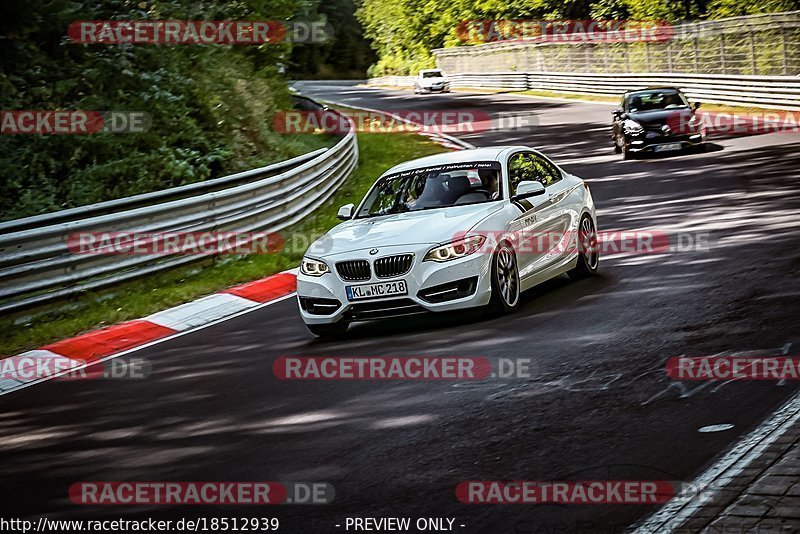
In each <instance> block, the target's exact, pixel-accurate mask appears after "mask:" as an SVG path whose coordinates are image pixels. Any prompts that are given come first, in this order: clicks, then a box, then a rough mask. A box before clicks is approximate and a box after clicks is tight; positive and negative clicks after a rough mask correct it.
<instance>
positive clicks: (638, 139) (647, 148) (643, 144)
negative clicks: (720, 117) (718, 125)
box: [625, 130, 706, 152]
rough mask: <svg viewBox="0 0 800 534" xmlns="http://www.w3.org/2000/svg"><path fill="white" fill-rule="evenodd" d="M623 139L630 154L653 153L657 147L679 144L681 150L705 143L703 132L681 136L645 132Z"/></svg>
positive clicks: (704, 133)
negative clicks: (625, 140)
mask: <svg viewBox="0 0 800 534" xmlns="http://www.w3.org/2000/svg"><path fill="white" fill-rule="evenodd" d="M625 137H626V138H627V142H628V150H630V151H631V152H655V150H656V147H657V146H658V145H667V144H672V143H680V144H681V149H685V148H689V147H692V146H699V145H702V144H703V143H705V142H706V132H705V130H702V131H700V132H697V133H690V134H683V135H663V134H660V133H656V132H650V131H646V132H645V134H643V135H638V136H631V135H626V136H625Z"/></svg>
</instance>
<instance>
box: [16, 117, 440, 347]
mask: <svg viewBox="0 0 800 534" xmlns="http://www.w3.org/2000/svg"><path fill="white" fill-rule="evenodd" d="M343 111H348V110H347V109H343ZM387 135H388V134H359V135H358V144H359V163H358V168H357V169H356V170H355V172H354V173H353V174H352V175H351V176H350V178H349V179H348V180H347V181H346V182H345V183H344V185H343V186H342V187H341V188H340V189H339V190H338V191H337V192H336V193H335V194H334V196H333V197H332V198H331V199H330V200H329V201H327V202H326V203H325V204H324V205H323V206H321V207H320V208H319V209H317V210H316V211H315V212H314V214H313V215H312V216H311V217H309V218H308V219H307V220H306V221H303V222H302V223H300V224H297V225H295V226H293V227H291V228H288V229H286V230H284V231H283V232H281V233H282V234H283V235H284V236H285V237H287V243H286V247H285V250H283V251H281V252H278V253H275V254H264V255H258V254H254V255H248V256H227V257H222V258H217V259H208V260H200V261H198V263H196V264H194V265H192V266H190V267H183V268H178V269H173V270H170V271H167V272H163V273H158V274H156V275H153V276H149V277H147V278H143V279H140V280H134V281H131V282H127V283H125V284H121V285H119V286H116V287H114V288H112V289H109V290H103V291H96V292H89V293H86V294H84V295H81V296H78V297H76V298H74V299H72V300H70V301H68V302H63V303H60V304H58V305H52V306H47V307H42V308H39V309H34V310H28V311H26V312H18V313H16V314H13V315H9V316H6V317H3V318H2V319H0V331H2V332H3V336H2V339H0V354H1V355H6V356H9V355H13V354H18V353H19V352H22V351H25V350H29V349H33V348H36V347H39V346H42V345H44V344H47V343H51V342H54V341H58V340H60V339H64V338H67V337H70V336H74V335H77V334H80V333H83V332H87V331H90V330H94V329H97V328H102V327H105V326H110V325H113V324H117V323H120V322H123V321H128V320H131V319H136V318H139V317H143V316H145V315H149V314H151V313H155V312H157V311H160V310H163V309H166V308H170V307H172V306H176V305H178V304H182V303H185V302H189V301H192V300H194V299H196V298H199V297H202V296H205V295H209V294H211V293H214V292H217V291H219V290H222V289H225V288H227V287H230V286H233V285H236V284H240V283H243V282H248V281H251V280H257V279H259V278H262V277H265V276H269V275H271V274H274V273H277V272H280V271H283V270H286V269H290V268H292V267H296V266H297V265H298V263H299V261H300V258H301V257H302V255H303V252H304V249H303V248H302V246H303V245H302V243H303V242H305V241H306V239H304V236H309V237H310V238H311V239H312V240H313V237H314V236H318V235H321V234H322V233H324V232H325V231H327V230H328V229H330V228H331V227H333V226H334V225H336V224H337V223H338V222H339V221H338V220H337V219H336V212H337V211H338V208H339V206H340V205H342V204H347V203H348V202H353V203H357V202H358V201H360V200H361V197H362V196H363V195H364V193H365V192H366V190H367V189H368V188H369V187H370V186H371V185H372V183H373V182H374V181H375V179H376V178H377V177H378V176H380V175H381V174H382V173H383V172H384V171H386V169H388V168H389V167H392V166H393V165H395V164H397V163H399V162H402V161H405V160H409V159H414V158H419V157H422V156H427V155H430V154H436V153H439V152H445V151H446V149H444V148H443V147H441V146H439V145H437V144H435V143H433V142H431V141H429V140H428V139H427V138H425V137H423V136H419V135H414V134H401V135H392V137H391V139H389V138H388V137H387ZM292 236H294V237H292Z"/></svg>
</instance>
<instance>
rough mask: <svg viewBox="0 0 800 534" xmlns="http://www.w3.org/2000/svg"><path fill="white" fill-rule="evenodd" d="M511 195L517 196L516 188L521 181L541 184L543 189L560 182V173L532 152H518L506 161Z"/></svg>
mask: <svg viewBox="0 0 800 534" xmlns="http://www.w3.org/2000/svg"><path fill="white" fill-rule="evenodd" d="M508 173H509V176H508V177H509V186H510V190H511V195H512V196H513V195H516V194H517V186H518V185H519V183H520V182H523V181H537V182H541V183H542V185H544V186H545V187H547V186H549V185H553V184H554V183H556V182H558V181H559V180H561V178H562V176H561V171H559V170H558V169H557V168H556V167H555V166H554V165H553V164H552V163H550V162H549V161H547V160H546V159H544V158H543V157H541V156H539V155H538V154H534V153H533V152H518V153H516V154H514V155H512V156H511V158H510V159H509V160H508Z"/></svg>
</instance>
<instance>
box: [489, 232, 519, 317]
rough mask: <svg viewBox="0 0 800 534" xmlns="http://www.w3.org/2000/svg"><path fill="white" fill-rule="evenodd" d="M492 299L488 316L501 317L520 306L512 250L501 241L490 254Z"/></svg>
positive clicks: (516, 270)
mask: <svg viewBox="0 0 800 534" xmlns="http://www.w3.org/2000/svg"><path fill="white" fill-rule="evenodd" d="M491 276H492V298H491V299H490V300H489V305H488V306H487V307H486V311H487V313H488V315H490V316H496V315H503V314H506V313H511V312H513V311H515V310H517V309H518V308H519V306H520V292H521V291H520V280H519V268H518V266H517V255H516V253H515V252H514V248H513V247H512V246H511V245H510V244H509V243H508V242H507V241H503V242H502V243H500V244H499V245H498V246H497V250H495V251H494V254H492V269H491Z"/></svg>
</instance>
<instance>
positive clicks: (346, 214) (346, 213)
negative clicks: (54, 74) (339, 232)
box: [336, 204, 355, 221]
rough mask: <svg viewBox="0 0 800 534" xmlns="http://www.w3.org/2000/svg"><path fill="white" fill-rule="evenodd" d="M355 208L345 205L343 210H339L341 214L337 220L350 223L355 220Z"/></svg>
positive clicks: (338, 214)
mask: <svg viewBox="0 0 800 534" xmlns="http://www.w3.org/2000/svg"><path fill="white" fill-rule="evenodd" d="M354 209H355V206H354V205H353V204H345V205H344V206H342V207H341V208H339V213H337V214H336V218H337V219H339V220H340V221H349V220H350V219H352V218H353V210H354Z"/></svg>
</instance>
